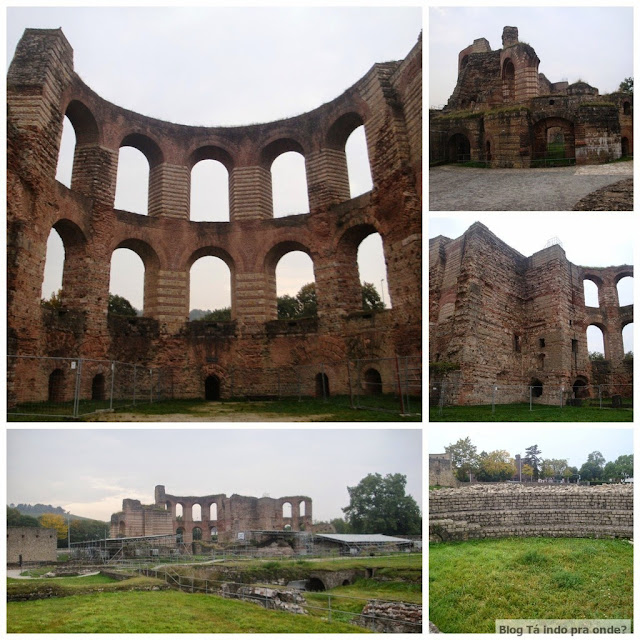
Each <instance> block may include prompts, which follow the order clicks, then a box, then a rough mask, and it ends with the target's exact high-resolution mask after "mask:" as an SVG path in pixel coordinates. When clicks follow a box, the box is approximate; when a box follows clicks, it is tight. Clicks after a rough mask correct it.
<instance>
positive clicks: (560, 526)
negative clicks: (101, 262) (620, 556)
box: [429, 484, 633, 542]
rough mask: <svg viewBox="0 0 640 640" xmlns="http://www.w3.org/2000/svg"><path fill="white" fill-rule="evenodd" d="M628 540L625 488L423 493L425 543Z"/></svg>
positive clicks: (508, 487) (629, 509)
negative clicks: (425, 499) (513, 538)
mask: <svg viewBox="0 0 640 640" xmlns="http://www.w3.org/2000/svg"><path fill="white" fill-rule="evenodd" d="M511 536H521V537H551V538H565V537H566V538H632V537H633V486H631V485H601V486H593V487H590V486H578V485H540V484H537V485H533V486H523V485H512V484H497V485H472V486H470V487H464V488H459V489H438V490H433V491H431V492H430V493H429V540H430V541H431V542H446V541H450V540H473V539H481V538H506V537H511Z"/></svg>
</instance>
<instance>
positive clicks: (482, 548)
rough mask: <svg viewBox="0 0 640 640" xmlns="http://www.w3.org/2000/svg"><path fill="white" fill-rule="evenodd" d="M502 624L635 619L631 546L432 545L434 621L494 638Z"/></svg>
mask: <svg viewBox="0 0 640 640" xmlns="http://www.w3.org/2000/svg"><path fill="white" fill-rule="evenodd" d="M499 618H504V619H517V618H536V619H550V618H557V619H571V618H579V619H582V618H601V619H613V618H623V619H631V618H633V545H631V544H629V542H627V541H626V540H592V539H579V538H553V539H551V538H524V539H523V538H505V539H502V540H476V541H470V542H451V543H439V544H431V545H429V619H430V620H431V621H432V622H434V623H435V625H436V626H437V627H438V628H439V629H440V631H442V632H443V633H494V632H495V620H496V619H499Z"/></svg>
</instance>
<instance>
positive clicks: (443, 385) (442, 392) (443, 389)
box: [438, 380, 447, 416]
mask: <svg viewBox="0 0 640 640" xmlns="http://www.w3.org/2000/svg"><path fill="white" fill-rule="evenodd" d="M446 389H447V383H446V381H445V380H443V381H442V382H441V383H440V402H439V403H438V405H439V406H438V409H439V412H438V413H439V415H440V416H442V412H443V410H444V396H445V393H446Z"/></svg>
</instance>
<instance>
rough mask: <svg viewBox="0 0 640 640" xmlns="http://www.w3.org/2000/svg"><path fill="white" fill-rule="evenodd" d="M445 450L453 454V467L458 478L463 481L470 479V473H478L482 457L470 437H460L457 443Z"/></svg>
mask: <svg viewBox="0 0 640 640" xmlns="http://www.w3.org/2000/svg"><path fill="white" fill-rule="evenodd" d="M444 450H445V452H446V453H448V454H449V455H450V456H451V467H452V469H453V470H454V473H455V476H456V478H458V480H460V481H461V482H468V481H469V473H476V472H477V470H478V465H479V463H480V459H479V457H478V450H477V449H476V447H475V446H474V445H472V444H471V439H470V438H469V437H466V438H464V440H463V439H462V438H460V440H458V441H457V442H456V443H454V444H451V445H449V446H448V447H445V448H444Z"/></svg>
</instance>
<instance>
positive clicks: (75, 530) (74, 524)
mask: <svg viewBox="0 0 640 640" xmlns="http://www.w3.org/2000/svg"><path fill="white" fill-rule="evenodd" d="M70 526H71V542H86V541H87V540H100V539H102V538H104V537H105V536H107V535H108V532H109V524H108V523H106V522H102V521H101V520H88V519H85V518H76V519H74V520H71V525H70Z"/></svg>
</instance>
